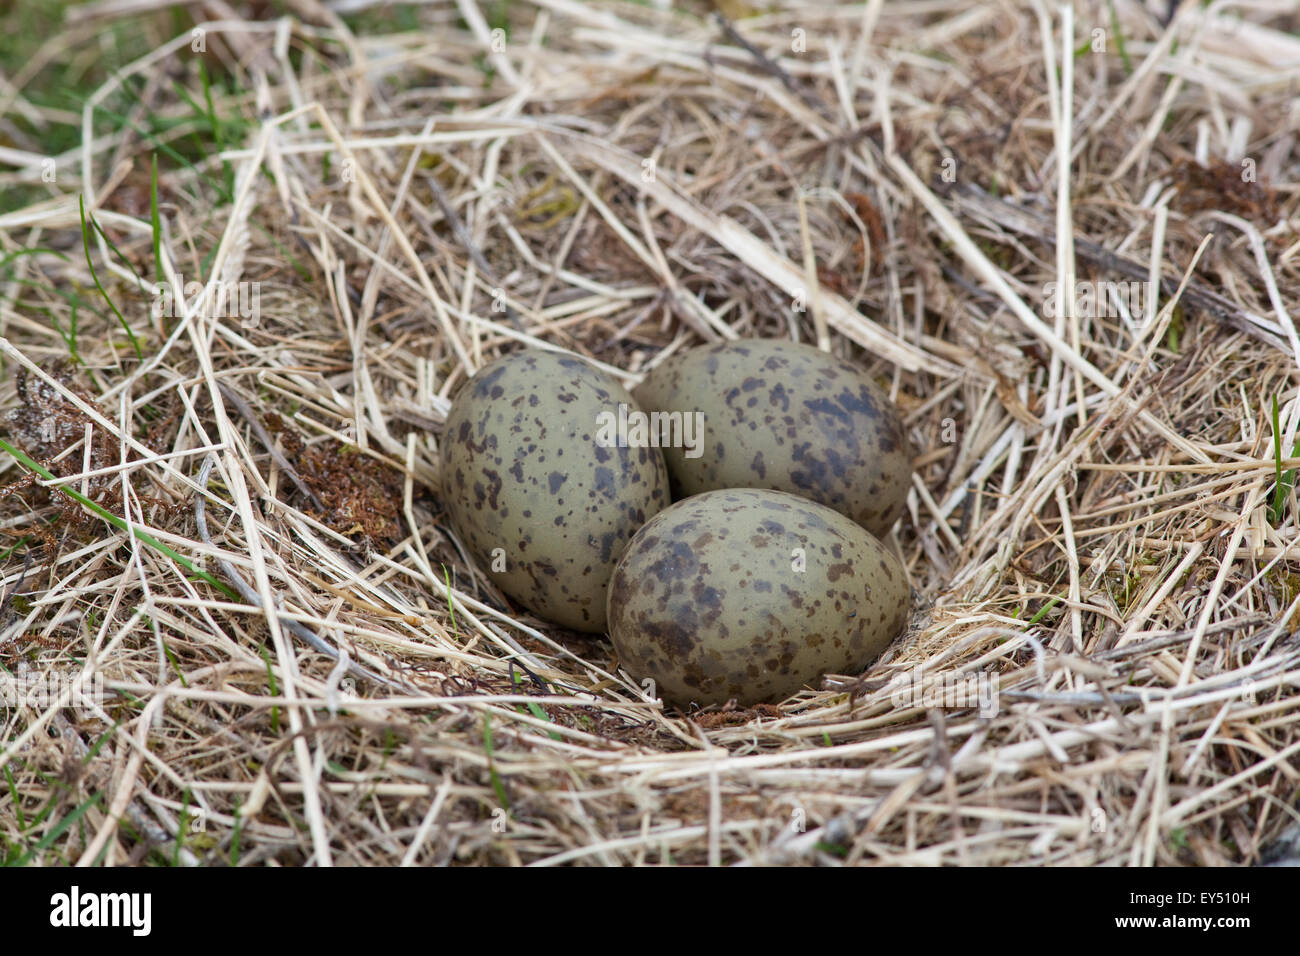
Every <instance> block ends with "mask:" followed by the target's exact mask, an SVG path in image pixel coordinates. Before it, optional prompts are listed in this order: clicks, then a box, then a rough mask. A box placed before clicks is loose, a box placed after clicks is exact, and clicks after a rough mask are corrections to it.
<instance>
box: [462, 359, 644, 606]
mask: <svg viewBox="0 0 1300 956" xmlns="http://www.w3.org/2000/svg"><path fill="white" fill-rule="evenodd" d="M620 404H624V405H625V406H626V407H627V408H628V409H631V410H635V409H636V406H635V403H634V401H633V399H632V396H631V395H629V394H628V392H627V390H626V389H624V388H623V387H622V386H621V385H620V384H619V383H618V382H616V381H615V380H614V379H612V378H611V377H609V376H608V375H606V374H605V373H604V372H602V371H600V370H599V369H597V368H594V367H593V366H591V365H589V364H588V363H586V362H584V361H582V360H581V359H579V358H576V357H574V356H572V355H567V354H564V353H558V352H551V351H546V350H542V349H529V350H526V351H521V352H515V353H513V354H511V355H508V356H506V357H505V358H501V359H498V360H497V361H495V362H492V363H491V364H489V365H486V366H484V367H483V368H482V369H480V370H479V372H478V373H477V374H476V375H474V377H473V378H471V379H470V380H469V382H468V383H466V384H465V385H464V386H463V387H462V389H461V390H460V392H459V393H458V394H457V395H456V397H455V399H454V400H453V402H452V406H451V410H450V412H449V413H448V415H447V426H446V430H445V432H444V435H443V440H442V447H441V453H442V495H443V502H444V504H445V506H446V509H447V515H448V517H449V519H450V521H451V525H452V527H453V528H454V529H455V531H456V533H457V535H458V536H459V537H460V540H461V541H462V543H463V544H464V545H465V547H466V548H467V549H468V550H469V552H470V554H471V555H472V556H473V558H474V560H475V561H476V562H477V564H478V565H479V566H480V567H481V568H482V569H483V570H484V571H485V572H486V573H487V574H488V576H489V577H490V578H491V580H492V581H493V582H494V583H495V584H496V585H497V586H498V587H499V588H500V589H501V590H502V591H504V592H505V593H506V594H508V595H509V596H510V597H512V598H514V599H515V600H517V601H518V602H519V603H521V604H523V605H524V606H525V607H527V608H528V609H529V610H531V611H533V612H534V613H536V614H537V615H539V616H541V617H544V618H546V619H547V620H550V621H552V622H554V623H556V624H560V625H562V626H564V627H568V628H572V629H574V630H579V631H603V630H605V592H606V589H607V587H608V585H609V577H610V574H611V573H612V572H613V570H614V563H615V562H616V561H617V560H618V558H619V556H620V555H621V554H622V553H623V549H624V548H625V547H626V546H627V543H628V541H629V540H631V538H632V535H633V534H635V533H636V531H637V529H638V528H640V527H641V525H643V524H644V523H645V522H646V521H647V520H648V519H649V518H651V517H652V516H653V515H655V514H656V513H657V512H658V511H659V510H660V509H661V508H662V507H664V506H665V505H667V504H668V502H669V490H668V475H667V471H666V470H665V468H664V462H663V456H662V454H661V453H660V451H659V449H658V448H653V447H628V446H627V445H626V444H625V445H624V446H623V447H619V445H618V439H617V437H616V435H615V433H614V429H613V428H611V427H610V426H611V423H612V422H616V421H617V420H618V416H619V414H620V408H619V406H620Z"/></svg>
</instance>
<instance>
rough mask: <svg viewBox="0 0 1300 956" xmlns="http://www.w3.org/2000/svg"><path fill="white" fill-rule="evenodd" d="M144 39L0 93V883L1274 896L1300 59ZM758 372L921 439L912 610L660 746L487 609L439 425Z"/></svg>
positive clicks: (906, 522)
mask: <svg viewBox="0 0 1300 956" xmlns="http://www.w3.org/2000/svg"><path fill="white" fill-rule="evenodd" d="M164 6H166V5H165V4H163V3H161V2H160V3H157V4H153V5H151V4H149V3H132V4H123V3H120V2H114V0H101V2H95V3H90V4H87V5H84V6H80V7H75V8H68V9H67V10H66V12H61V11H60V8H59V7H57V6H53V7H46V8H41V9H37V5H31V7H32V9H31V10H29V11H28V12H27V13H25V14H24V16H28V17H35V18H40V17H55V18H56V20H57V18H58V17H59V16H60V14H61V15H62V19H61V20H57V22H52V23H46V24H44V28H43V29H38V28H37V27H40V26H41V25H40V24H36V25H34V26H32V27H31V29H24V30H14V31H10V32H11V36H10V37H9V38H7V39H6V41H5V42H6V43H8V44H10V46H9V47H8V48H7V49H8V50H9V52H10V53H11V54H12V53H13V51H14V49H16V48H15V47H14V44H20V43H22V42H30V43H31V44H32V45H33V48H32V49H30V50H27V51H26V52H25V54H24V57H23V59H22V60H19V61H15V62H12V63H6V64H5V66H6V69H5V71H3V75H5V76H6V77H7V79H6V80H5V81H4V82H0V137H2V142H3V145H4V147H5V148H4V149H3V150H0V165H2V166H3V172H2V173H0V183H2V184H3V193H4V199H3V202H2V203H0V335H2V336H3V337H2V338H0V352H2V355H0V358H2V359H3V363H4V368H5V371H6V376H5V382H4V385H3V404H4V406H5V407H6V408H8V409H9V411H8V412H7V414H6V416H5V419H4V423H5V439H4V441H5V444H4V449H5V456H4V458H3V463H4V472H5V473H4V475H3V481H4V482H5V487H4V495H3V498H2V499H0V528H2V529H3V532H4V545H3V549H2V550H0V556H2V557H3V562H4V563H3V575H4V598H3V612H2V617H0V627H2V630H0V665H2V666H3V668H4V669H3V671H0V680H3V681H4V684H3V686H4V687H5V688H6V691H5V693H6V694H7V695H8V697H9V699H8V700H7V702H6V707H5V708H4V709H3V710H0V713H3V715H4V716H3V734H0V748H2V749H0V764H2V765H3V766H4V768H5V770H4V772H5V778H6V785H5V786H4V787H0V857H3V858H5V859H6V860H8V861H10V862H15V861H24V862H25V861H37V862H78V861H79V862H83V863H96V862H101V863H105V864H114V863H124V862H167V863H179V864H195V863H198V864H207V865H238V866H249V865H255V864H264V863H280V864H319V865H325V864H329V863H348V864H397V863H419V864H446V863H459V864H532V865H554V864H564V863H574V864H669V863H674V864H724V865H725V864H799V863H822V864H832V865H839V864H1024V863H1044V864H1254V863H1259V862H1267V861H1268V860H1269V858H1270V852H1276V851H1271V850H1270V847H1271V846H1272V845H1274V844H1275V842H1276V841H1278V839H1279V837H1281V836H1282V835H1283V834H1285V833H1286V832H1287V831H1288V828H1290V827H1294V825H1295V821H1296V820H1297V819H1300V813H1297V810H1296V797H1297V781H1298V780H1300V770H1298V769H1297V766H1298V765H1300V716H1298V712H1297V711H1298V708H1300V695H1297V687H1298V686H1300V641H1297V638H1296V623H1295V620H1294V615H1295V611H1296V608H1297V604H1298V603H1300V574H1298V573H1297V568H1298V566H1300V546H1298V545H1297V543H1296V538H1297V528H1300V507H1298V506H1297V498H1296V493H1295V490H1294V481H1293V478H1294V474H1295V470H1296V469H1297V468H1300V457H1297V455H1298V454H1300V448H1297V426H1298V425H1300V393H1298V388H1297V386H1298V384H1300V365H1298V363H1300V338H1298V337H1297V333H1296V328H1295V325H1294V322H1293V319H1292V314H1293V313H1294V312H1295V311H1296V310H1297V309H1298V308H1300V241H1298V239H1297V234H1296V230H1295V228H1294V223H1295V222H1296V221H1297V214H1298V209H1297V206H1298V205H1300V199H1298V198H1297V194H1298V192H1300V190H1298V189H1297V186H1296V185H1295V184H1296V183H1297V182H1300V159H1298V158H1297V157H1298V156H1300V154H1298V153H1297V151H1296V150H1295V145H1296V140H1297V135H1298V131H1300V123H1298V120H1297V118H1298V117H1300V100H1297V99H1296V98H1295V92H1294V91H1295V85H1294V79H1295V76H1296V71H1297V69H1300V40H1297V39H1296V34H1297V33H1300V17H1297V14H1296V13H1295V11H1294V8H1292V7H1291V6H1290V5H1287V4H1282V5H1275V6H1273V7H1267V6H1263V5H1256V6H1252V7H1246V8H1241V7H1234V12H1232V13H1231V14H1228V13H1223V12H1221V11H1220V8H1221V7H1222V4H1214V5H1211V6H1209V7H1208V8H1207V7H1203V6H1201V5H1200V4H1190V3H1188V4H1183V5H1182V6H1181V7H1179V8H1178V9H1177V11H1176V14H1175V15H1174V16H1173V18H1172V20H1171V21H1170V22H1167V23H1166V22H1164V21H1163V20H1162V19H1161V18H1160V17H1159V16H1157V15H1155V14H1153V13H1151V12H1150V11H1148V10H1147V8H1146V7H1144V6H1143V5H1141V4H1139V3H1137V2H1134V0H1115V2H1114V3H1113V4H1112V3H1086V4H1080V5H1078V7H1077V9H1075V10H1074V11H1073V12H1071V10H1070V8H1060V9H1052V10H1049V9H1047V7H1046V6H1043V5H1017V4H1011V3H1007V2H1001V3H983V2H980V3H973V2H971V3H966V2H957V3H953V2H949V0H942V2H938V0H908V2H898V3H889V4H885V3H881V2H871V3H867V4H866V5H834V4H816V5H809V6H803V5H784V4H761V5H747V4H744V3H740V2H732V3H727V4H720V5H719V8H720V10H721V11H722V13H721V14H719V13H717V12H716V11H714V10H713V8H711V7H706V6H705V5H703V4H699V3H695V4H685V5H683V7H682V8H679V9H671V10H670V9H667V8H666V7H667V5H666V4H659V5H650V6H643V5H635V4H630V3H592V4H587V3H578V2H576V0H528V2H523V3H514V4H510V5H509V6H508V7H507V5H506V4H495V3H479V4H476V3H475V0H459V2H457V3H456V4H446V5H419V6H416V7H401V8H390V6H389V5H388V4H380V3H371V2H366V0H360V2H348V3H343V4H336V5H334V8H327V7H325V6H323V5H321V4H318V3H316V2H314V0H301V2H295V3H292V4H290V5H289V6H290V7H291V8H292V10H293V12H294V16H292V17H285V18H283V19H257V18H256V16H257V15H258V14H257V11H259V10H260V11H262V13H261V15H262V16H266V15H268V14H266V12H265V11H266V6H265V5H249V6H250V8H252V9H251V12H248V15H247V17H244V16H241V15H239V14H237V13H236V12H235V11H234V10H231V9H229V8H227V7H225V5H224V4H222V5H214V4H208V5H207V6H208V7H209V8H213V7H216V6H221V7H222V8H223V9H225V10H226V11H227V13H228V14H229V16H227V17H225V18H224V19H222V20H219V21H212V22H203V21H197V20H196V21H193V22H191V21H190V20H187V19H184V18H183V17H182V16H181V15H180V14H172V13H169V12H162V11H161V8H163V7H164ZM151 7H157V8H159V9H157V10H155V9H151ZM190 9H199V8H198V7H192V8H190ZM336 9H337V10H338V11H340V12H335V10H336ZM178 18H179V19H178ZM77 84H81V85H80V86H78V85H77ZM73 97H75V99H74V98H73ZM755 336H756V337H767V338H785V339H792V340H798V341H806V342H811V343H814V344H820V345H822V346H823V347H825V348H828V349H829V350H830V351H832V352H834V353H835V354H837V355H840V356H843V357H845V358H848V359H850V360H852V361H854V362H856V363H858V364H859V365H860V366H861V367H862V368H864V369H865V370H867V372H868V373H869V374H870V375H871V376H872V377H873V378H875V379H876V380H877V381H878V382H879V383H880V384H881V385H882V386H884V387H885V388H886V390H887V391H888V392H889V394H890V395H891V397H892V398H893V399H894V401H895V402H896V403H897V404H898V406H899V407H900V409H901V410H902V412H903V414H904V416H905V422H906V426H907V429H908V431H909V433H910V435H911V438H912V440H913V443H914V445H915V447H916V449H917V458H916V460H915V474H914V476H913V488H912V489H911V492H910V497H909V499H908V511H907V514H906V515H905V517H904V518H903V519H902V520H901V521H900V522H899V524H898V525H897V527H896V529H895V530H894V532H893V533H892V535H891V536H890V539H889V540H888V542H887V543H888V546H889V547H890V548H891V550H894V551H895V552H896V553H897V554H898V555H899V556H900V558H901V559H902V560H903V562H904V564H905V565H906V568H907V571H908V574H909V576H910V580H911V585H912V591H913V608H912V614H911V618H910V621H909V624H908V627H907V629H906V631H905V633H904V634H903V635H902V636H901V637H900V638H899V639H898V640H897V641H896V642H895V643H894V644H893V646H892V647H891V648H890V649H889V650H888V651H887V652H886V654H885V655H884V657H883V658H882V659H880V660H879V661H877V662H875V663H874V664H872V665H871V666H870V667H869V668H868V669H867V670H866V671H865V672H863V673H855V674H843V675H836V674H831V675H827V676H826V678H825V680H824V681H823V683H822V684H821V685H820V686H817V687H809V688H807V689H806V690H805V691H804V692H802V693H800V694H798V695H796V696H794V697H792V698H790V699H788V700H785V701H783V702H780V703H779V704H772V705H764V706H760V707H754V708H745V707H742V706H739V705H736V704H735V703H732V704H730V705H726V706H718V707H713V708H708V709H704V710H691V711H679V710H675V709H673V708H671V707H668V706H665V705H664V704H663V703H662V702H661V701H659V700H656V699H648V698H647V697H646V695H645V694H644V692H643V689H642V687H641V686H640V685H639V684H638V683H637V682H636V681H635V680H634V679H633V678H632V676H631V675H629V674H627V673H626V672H624V671H623V670H621V669H620V667H619V661H618V660H617V659H616V658H615V656H614V654H613V651H612V648H611V646H610V644H609V642H608V641H607V640H606V639H604V638H603V637H601V636H592V635H580V634H575V633H572V632H567V631H563V630H560V629H557V628H556V627H554V626H552V625H549V624H547V623H546V622H545V621H541V620H538V619H536V618H534V617H531V616H529V614H528V613H527V612H526V611H525V610H523V609H522V608H520V607H518V606H517V605H515V604H513V603H511V602H510V601H509V600H508V599H506V598H505V597H504V596H503V595H502V594H501V593H499V592H498V591H496V590H495V589H494V588H493V586H492V584H491V582H490V580H488V578H487V577H486V576H485V575H484V574H483V573H482V572H481V571H479V570H477V569H475V568H474V567H473V566H472V565H471V564H470V563H468V562H467V560H466V557H465V554H464V551H463V550H462V548H461V547H460V546H459V545H458V543H457V542H456V540H455V539H454V535H453V534H452V533H451V531H450V529H449V526H448V524H447V522H446V520H445V512H444V506H443V502H442V501H441V500H440V491H439V484H438V480H437V475H438V464H439V452H438V449H439V431H440V428H441V426H442V423H443V421H444V418H445V415H446V412H447V409H448V406H449V398H450V397H451V396H453V395H454V394H455V392H456V390H457V389H458V387H459V386H460V385H462V384H463V383H464V382H465V380H466V379H467V378H468V377H469V376H470V375H472V374H473V373H474V371H475V370H476V369H477V368H479V367H481V366H482V365H483V364H485V363H486V362H488V361H490V360H491V359H493V358H494V357H496V356H498V355H500V354H503V353H504V352H506V351H509V350H512V349H515V348H518V347H519V346H520V345H545V346H546V347H551V348H561V349H565V350H570V351H572V352H574V353H577V354H579V355H581V356H584V357H586V358H588V359H590V360H593V361H595V362H597V363H599V364H600V365H601V366H602V367H605V368H607V369H609V370H610V371H611V373H612V374H615V375H617V376H618V377H620V378H621V379H622V380H623V381H624V382H625V383H626V384H629V385H630V384H634V383H635V382H636V381H637V380H639V378H640V376H641V375H642V374H643V373H644V372H645V370H646V369H648V368H650V367H653V366H654V365H655V364H656V363H659V362H664V361H672V356H673V355H675V354H676V353H678V352H680V351H681V350H683V349H686V348H689V347H691V346H692V345H696V344H699V343H702V342H707V341H718V340H722V339H730V338H736V337H755Z"/></svg>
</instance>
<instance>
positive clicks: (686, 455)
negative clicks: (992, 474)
mask: <svg viewBox="0 0 1300 956" xmlns="http://www.w3.org/2000/svg"><path fill="white" fill-rule="evenodd" d="M633 394H634V395H635V396H636V399H637V401H638V402H639V403H640V405H641V407H642V408H643V409H645V410H646V411H647V412H656V411H658V412H664V411H668V412H676V411H680V412H684V413H686V414H691V413H693V412H702V413H703V415H704V426H703V432H704V434H703V439H702V441H701V442H700V443H699V446H698V447H696V448H689V447H666V448H665V449H664V461H665V462H666V463H667V465H668V474H669V477H670V478H671V479H672V487H673V496H674V498H684V497H687V496H689V495H697V494H700V493H701V492H704V491H714V490H716V489H720V488H770V489H773V490H776V491H789V492H791V493H793V494H797V495H802V496H803V497H805V498H810V499H812V500H813V501H816V502H820V503H821V504H824V505H826V506H827V507H830V508H834V509H835V510H836V511H838V512H840V513H841V514H844V515H847V516H848V517H850V518H852V519H853V520H854V521H856V522H858V524H860V525H862V526H863V527H864V528H866V529H867V530H868V531H870V532H871V533H872V534H877V535H882V536H883V535H885V534H887V533H888V532H889V529H890V528H891V527H892V526H893V524H894V522H895V521H897V520H898V518H899V516H900V515H902V513H903V507H904V503H905V501H906V499H907V492H908V489H909V488H910V487H911V475H912V460H911V455H912V449H911V447H910V443H909V442H908V439H907V434H906V432H905V431H904V429H903V422H902V418H901V416H900V415H899V412H898V409H897V408H896V407H895V406H894V404H893V403H892V402H891V401H890V400H889V397H888V396H887V395H885V393H884V392H882V391H881V390H880V388H878V387H877V386H876V384H875V383H874V382H872V381H871V380H870V379H869V378H868V377H867V375H866V374H865V373H864V372H863V371H862V370H861V369H860V368H858V367H857V366H856V365H853V364H852V363H850V362H846V361H844V360H842V359H838V358H835V357H834V356H832V355H828V354H827V353H825V352H823V351H821V350H820V349H816V348H813V347H812V346H809V345H797V344H795V343H793V342H787V341H783V340H780V339H741V340H739V341H736V342H724V343H721V344H718V345H706V346H704V347H702V348H697V349H692V350H691V351H689V352H686V353H685V354H683V355H680V356H674V357H672V358H670V359H668V360H667V361H666V362H664V363H663V364H662V365H660V366H659V367H658V368H656V369H654V370H653V371H651V372H650V374H649V375H647V376H646V378H645V381H643V382H642V383H641V385H640V386H638V387H637V388H636V389H635V391H634V392H633ZM678 444H679V445H684V444H685V443H684V442H679V443H678Z"/></svg>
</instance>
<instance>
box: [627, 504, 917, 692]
mask: <svg viewBox="0 0 1300 956" xmlns="http://www.w3.org/2000/svg"><path fill="white" fill-rule="evenodd" d="M910 599H911V590H910V588H909V586H908V583H907V575H906V572H905V571H904V569H903V566H902V564H901V563H900V562H899V561H898V559H897V558H895V557H894V556H893V554H891V553H890V552H889V551H887V550H885V547H884V546H883V545H882V544H881V543H880V541H879V540H877V539H876V537H875V536H874V535H872V534H871V533H870V532H868V531H865V530H864V529H863V528H862V527H861V526H860V525H858V524H856V523H855V522H853V521H850V520H849V519H848V518H846V517H844V515H842V514H840V513H839V512H837V511H833V510H831V509H830V508H827V507H825V506H823V505H819V504H816V503H814V502H812V501H809V500H808V499H806V498H801V497H799V496H798V495H792V494H787V493H786V492H781V491H765V490H758V489H729V490H724V491H710V492H707V493H705V494H702V495H696V496H694V497H691V498H686V499H684V500H682V501H679V502H677V503H676V504H673V505H670V506H669V507H667V508H665V509H664V510H663V511H661V512H659V514H657V515H656V516H655V517H653V518H651V519H650V520H649V521H648V522H646V524H645V526H644V527H643V528H642V529H641V530H640V531H638V532H637V533H636V536H635V537H634V538H633V539H632V542H631V543H630V544H629V545H628V547H627V550H626V551H624V552H623V557H622V558H621V559H620V560H619V562H618V566H617V567H615V569H614V576H613V578H612V579H611V581H610V585H609V636H610V640H611V641H612V642H613V644H614V649H615V650H616V651H617V652H618V660H619V665H620V666H621V667H623V668H625V669H626V670H627V672H628V673H629V674H631V675H632V676H633V677H635V678H636V679H637V680H638V681H643V680H645V679H646V678H650V679H652V680H653V681H654V682H655V688H656V692H657V693H659V694H660V695H662V696H663V697H664V699H665V700H666V701H669V702H671V703H675V704H677V705H679V706H682V707H685V706H688V705H689V704H691V703H696V704H700V705H702V706H703V705H708V704H720V703H724V702H726V701H728V700H732V699H734V700H736V701H737V702H738V703H740V704H742V705H752V704H757V703H763V702H769V701H779V700H783V699H784V698H786V697H789V696H790V695H791V694H794V693H796V692H797V691H798V690H799V689H800V688H802V687H804V686H805V685H813V686H816V682H817V681H818V679H819V678H820V677H821V675H823V674H827V673H837V674H856V673H859V672H861V671H862V670H863V669H864V668H865V667H866V666H867V665H868V664H870V663H871V662H872V661H874V660H875V659H876V658H877V657H879V656H880V654H881V653H882V652H883V651H884V650H885V648H886V647H888V646H889V644H890V642H891V641H893V640H894V638H896V637H897V636H898V635H899V633H900V632H901V631H902V629H903V626H904V624H905V623H906V620H907V613H908V608H909V603H910Z"/></svg>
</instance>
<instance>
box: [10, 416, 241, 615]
mask: <svg viewBox="0 0 1300 956" xmlns="http://www.w3.org/2000/svg"><path fill="white" fill-rule="evenodd" d="M0 449H4V450H5V451H7V452H8V453H9V454H11V455H13V456H14V458H15V459H16V460H17V461H18V463H19V464H21V465H22V466H23V467H25V468H27V469H28V470H29V471H34V472H35V473H36V474H37V475H39V476H40V477H42V478H44V479H45V480H47V481H52V480H54V478H55V476H54V475H53V474H52V473H51V472H50V471H49V469H47V468H45V467H44V466H42V465H41V464H39V463H37V462H35V461H33V460H32V459H31V458H29V457H28V456H27V455H26V454H25V453H24V452H22V451H20V450H19V449H17V448H15V447H14V446H13V445H11V444H9V442H7V441H5V440H4V439H3V438H0ZM59 493H60V494H65V495H67V496H68V497H69V498H71V499H72V500H73V501H76V502H77V503H78V504H80V505H81V506H82V507H83V508H86V509H88V510H89V511H91V512H93V513H94V514H96V515H98V516H99V517H101V518H103V519H104V520H105V521H107V522H108V523H109V524H111V525H112V526H113V527H115V528H118V529H119V530H121V531H127V532H129V533H130V534H131V535H133V536H134V537H135V538H137V539H138V540H140V541H141V542H143V543H144V544H147V545H148V546H149V547H151V548H153V549H154V550H155V551H157V552H159V553H160V554H164V555H166V556H167V557H169V558H171V559H172V560H173V561H175V562H176V563H177V564H179V565H180V566H181V567H183V568H185V569H186V570H187V571H189V572H190V573H191V574H197V575H198V576H199V577H201V578H202V579H203V580H204V581H207V582H208V583H209V584H211V585H212V586H213V587H214V588H216V589H217V590H219V591H221V593H222V594H225V595H226V596H227V597H230V598H232V599H234V600H236V601H238V600H240V598H239V595H238V594H236V593H235V591H234V589H233V588H231V587H229V586H228V585H226V584H224V583H222V582H221V581H218V580H217V579H216V578H214V577H213V576H212V575H211V574H209V573H208V572H207V571H204V570H202V569H200V568H196V567H195V566H194V563H193V562H192V561H190V560H189V559H188V558H186V557H183V556H182V555H180V554H177V553H176V552H175V551H173V550H172V549H171V548H169V547H167V545H165V544H163V543H162V542H161V541H159V540H158V539H157V538H155V537H154V536H153V535H151V534H146V533H145V532H143V531H141V530H140V529H139V528H137V527H135V526H133V525H128V524H127V523H126V521H124V520H123V519H122V518H119V517H118V516H117V515H115V514H113V513H112V512H111V511H109V510H108V509H106V508H104V507H103V506H101V505H99V504H98V503H96V502H94V501H91V500H90V499H89V498H87V497H86V496H85V495H83V494H82V493H81V492H79V491H77V490H76V489H74V488H67V487H60V488H59Z"/></svg>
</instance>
